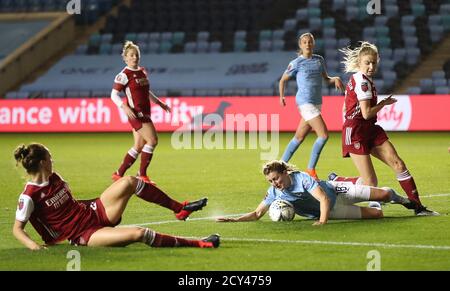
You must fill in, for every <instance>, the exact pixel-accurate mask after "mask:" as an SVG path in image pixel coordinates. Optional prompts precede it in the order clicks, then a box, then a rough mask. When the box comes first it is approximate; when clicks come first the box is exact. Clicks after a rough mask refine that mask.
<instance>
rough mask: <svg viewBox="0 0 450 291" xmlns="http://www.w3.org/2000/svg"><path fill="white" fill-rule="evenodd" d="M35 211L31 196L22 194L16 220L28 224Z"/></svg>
mask: <svg viewBox="0 0 450 291" xmlns="http://www.w3.org/2000/svg"><path fill="white" fill-rule="evenodd" d="M33 210H34V202H33V199H31V197H30V196H28V195H24V194H20V196H19V203H18V204H17V210H16V220H18V221H21V222H26V221H28V219H30V216H31V213H33Z"/></svg>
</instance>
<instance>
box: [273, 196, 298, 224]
mask: <svg viewBox="0 0 450 291" xmlns="http://www.w3.org/2000/svg"><path fill="white" fill-rule="evenodd" d="M269 216H270V219H272V221H291V220H293V219H294V216H295V210H294V206H293V205H292V204H291V203H290V202H288V201H286V200H281V199H278V200H275V201H273V202H272V204H270V207H269Z"/></svg>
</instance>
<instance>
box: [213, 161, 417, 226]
mask: <svg viewBox="0 0 450 291" xmlns="http://www.w3.org/2000/svg"><path fill="white" fill-rule="evenodd" d="M263 174H264V176H265V177H266V179H267V181H268V182H269V183H270V184H271V185H272V186H270V187H269V189H268V190H267V193H266V196H265V198H264V200H263V201H262V202H261V203H260V204H259V205H258V207H257V208H256V209H255V211H253V212H250V213H247V214H244V215H242V216H240V217H219V218H217V221H219V222H239V221H253V220H258V219H260V218H261V217H263V216H264V214H265V213H266V212H267V210H269V207H270V204H272V202H273V201H275V200H277V199H282V200H286V201H289V202H291V203H292V204H293V205H294V209H295V213H296V214H298V215H300V216H304V217H307V218H312V219H318V220H317V221H315V222H314V223H313V225H322V224H326V223H327V222H328V220H329V219H369V218H382V217H383V210H382V209H381V208H372V207H360V206H357V205H354V204H355V203H358V202H363V201H384V202H391V203H393V204H401V205H403V206H404V207H406V208H411V207H414V205H413V204H412V203H411V201H409V199H407V198H405V197H402V196H400V195H398V193H396V192H395V190H393V189H390V188H376V187H370V186H364V185H355V184H353V183H349V182H332V181H316V180H315V179H313V177H311V176H310V175H308V174H307V173H305V172H300V171H298V170H297V169H296V168H295V167H294V166H293V165H291V164H288V163H286V162H284V161H271V162H268V163H267V164H265V165H264V167H263Z"/></svg>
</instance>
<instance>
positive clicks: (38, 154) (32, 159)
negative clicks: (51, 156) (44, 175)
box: [14, 143, 48, 174]
mask: <svg viewBox="0 0 450 291" xmlns="http://www.w3.org/2000/svg"><path fill="white" fill-rule="evenodd" d="M47 154H48V150H47V148H46V147H45V146H44V145H42V144H39V143H32V144H29V145H28V146H26V145H24V144H22V145H19V146H18V147H17V148H16V150H15V151H14V159H15V160H16V162H17V164H19V163H21V164H22V166H23V167H24V168H25V170H26V171H27V173H28V174H34V173H37V172H38V171H39V168H40V162H41V161H44V160H45V159H46V158H47Z"/></svg>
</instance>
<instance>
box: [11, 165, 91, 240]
mask: <svg viewBox="0 0 450 291" xmlns="http://www.w3.org/2000/svg"><path fill="white" fill-rule="evenodd" d="M16 220H19V221H21V222H26V221H28V220H30V222H31V224H32V225H33V227H34V228H35V229H36V231H37V232H38V233H39V234H40V236H41V237H42V239H43V240H44V241H45V243H47V244H55V243H56V242H58V241H62V240H65V239H69V240H72V239H75V238H77V237H79V236H80V234H82V233H83V232H84V231H85V230H86V229H87V228H90V227H93V224H95V223H96V222H97V214H96V213H95V211H94V209H92V208H91V207H89V206H88V205H86V204H84V203H81V202H79V201H77V200H75V199H74V198H73V197H72V194H71V191H70V189H69V186H68V185H67V183H66V182H65V181H64V180H63V179H62V178H61V177H60V176H59V175H58V174H57V173H53V174H51V175H50V177H49V181H48V182H45V183H42V184H35V183H31V182H29V183H27V184H26V185H25V189H24V191H23V192H22V194H21V195H20V197H19V204H18V206H17V211H16Z"/></svg>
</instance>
